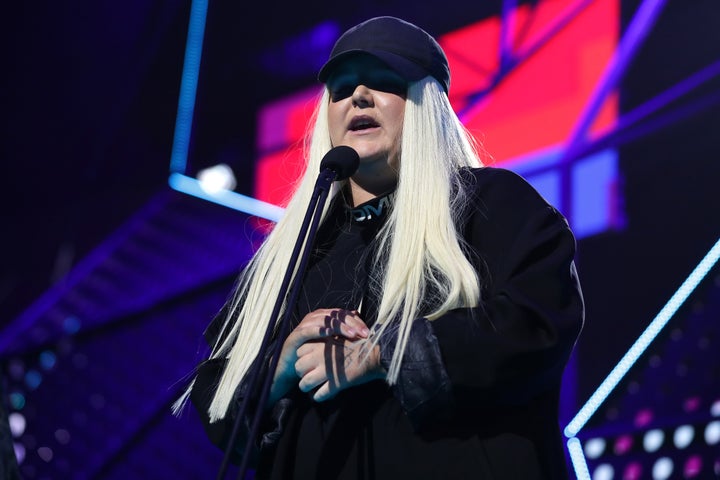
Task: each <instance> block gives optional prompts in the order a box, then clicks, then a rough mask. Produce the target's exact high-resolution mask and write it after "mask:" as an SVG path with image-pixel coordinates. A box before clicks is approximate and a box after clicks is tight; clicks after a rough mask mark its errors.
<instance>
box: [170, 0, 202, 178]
mask: <svg viewBox="0 0 720 480" xmlns="http://www.w3.org/2000/svg"><path fill="white" fill-rule="evenodd" d="M207 6H208V2H207V0H193V1H192V6H191V7H190V22H189V25H188V36H187V42H186V44H185V60H184V63H183V73H182V80H181V82H180V98H179V99H178V110H177V116H176V117H175V134H174V137H173V147H172V154H171V156H170V171H171V172H180V173H185V170H186V168H187V157H188V150H189V146H190V130H191V129H192V120H193V112H194V110H195V94H196V92H197V83H198V74H199V72H200V58H201V57H202V45H203V36H204V34H205V18H206V17H207Z"/></svg>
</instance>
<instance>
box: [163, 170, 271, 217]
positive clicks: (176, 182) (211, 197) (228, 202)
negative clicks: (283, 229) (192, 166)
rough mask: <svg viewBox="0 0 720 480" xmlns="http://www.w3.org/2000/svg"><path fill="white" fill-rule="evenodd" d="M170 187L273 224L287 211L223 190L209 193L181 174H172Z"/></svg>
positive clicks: (199, 184)
mask: <svg viewBox="0 0 720 480" xmlns="http://www.w3.org/2000/svg"><path fill="white" fill-rule="evenodd" d="M168 183H169V184H170V187H171V188H172V189H174V190H177V191H178V192H182V193H186V194H188V195H192V196H193V197H197V198H201V199H203V200H208V201H210V202H213V203H217V204H220V205H223V206H225V207H228V208H232V209H233V210H238V211H240V212H244V213H247V214H249V215H254V216H256V217H261V218H265V219H267V220H271V221H273V222H277V221H278V220H280V218H281V217H282V216H283V213H285V209H283V208H282V207H278V206H277V205H273V204H272V203H267V202H263V201H262V200H258V199H256V198H252V197H247V196H245V195H241V194H239V193H236V192H232V191H230V190H222V191H220V192H208V191H206V190H204V189H203V188H202V186H201V183H200V181H198V180H197V179H195V178H192V177H188V176H186V175H182V174H180V173H171V174H170V179H169V181H168Z"/></svg>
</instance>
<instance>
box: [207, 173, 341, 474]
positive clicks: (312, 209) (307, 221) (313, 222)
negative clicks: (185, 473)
mask: <svg viewBox="0 0 720 480" xmlns="http://www.w3.org/2000/svg"><path fill="white" fill-rule="evenodd" d="M337 175H338V174H337V172H335V171H333V170H332V169H330V168H324V169H323V170H322V171H321V172H320V175H319V176H318V179H317V181H316V182H315V189H314V191H313V194H312V197H311V199H310V204H309V205H308V209H307V211H306V212H305V218H304V219H303V222H302V225H301V227H300V233H299V235H298V238H297V241H296V242H295V247H294V248H293V251H292V255H291V257H290V262H289V264H288V266H287V270H286V271H285V276H284V277H283V281H282V284H281V286H280V292H279V293H278V296H277V299H276V300H275V305H274V307H273V311H272V314H271V316H270V321H269V322H268V325H267V328H266V330H265V335H264V337H263V340H262V343H261V344H260V351H259V352H258V354H257V357H256V360H255V362H253V364H252V367H251V372H250V374H249V377H248V378H249V381H248V389H247V392H253V391H255V389H256V388H257V383H258V377H259V376H260V371H261V370H262V368H263V363H264V361H265V360H264V359H265V353H266V352H267V350H268V345H269V343H270V339H271V337H272V332H273V330H274V327H275V325H276V323H277V317H278V316H279V313H280V309H281V308H282V306H283V303H284V300H285V298H286V296H287V295H288V294H287V292H288V285H289V284H290V281H291V278H292V277H293V271H294V270H295V265H296V264H297V262H298V259H299V261H300V264H299V266H298V268H297V272H296V273H295V277H294V278H292V287H291V289H290V293H289V298H288V302H287V304H286V308H285V311H284V312H283V317H282V319H281V321H280V324H279V325H278V327H279V328H278V330H277V331H278V332H279V336H278V339H277V340H278V341H277V342H276V344H275V346H274V347H275V348H274V349H273V352H272V357H271V360H270V368H269V369H268V371H267V375H266V377H265V379H264V381H263V384H262V390H261V391H260V397H259V400H258V403H257V407H256V410H255V412H254V414H253V418H252V421H251V423H250V425H251V429H250V433H249V435H248V440H247V442H248V443H247V446H246V448H245V451H244V452H243V454H242V462H241V464H240V470H239V472H238V475H237V477H236V478H237V479H238V480H244V477H245V472H246V470H247V465H248V459H249V457H250V455H249V454H248V450H249V449H250V447H251V445H252V443H253V442H254V439H255V437H256V436H257V433H258V429H259V427H260V419H261V418H262V415H263V411H264V408H265V403H266V402H267V399H268V395H269V393H270V387H271V385H272V380H273V377H274V376H275V370H276V368H277V364H278V361H279V359H280V358H279V357H280V351H281V350H282V345H283V342H284V341H285V338H286V337H287V336H288V335H289V333H290V314H291V311H292V308H293V306H294V305H295V302H296V301H297V297H298V294H299V292H300V285H301V281H302V278H303V276H304V274H305V269H306V267H307V262H308V259H309V254H310V250H311V248H312V245H313V243H314V239H315V233H316V232H317V227H318V224H319V222H320V214H321V213H322V209H323V206H324V205H325V200H326V199H327V196H328V192H329V191H330V186H331V185H332V183H333V181H335V179H336V178H337ZM308 226H309V227H308ZM303 244H304V247H305V248H304V249H303V251H302V254H300V249H301V248H302V247H303ZM249 398H250V394H249V393H248V394H247V395H245V398H243V399H242V403H241V404H240V408H239V409H238V412H237V415H236V417H235V421H234V423H233V429H232V433H231V434H230V438H229V440H228V444H227V446H226V449H225V455H224V456H223V461H222V464H221V465H220V470H219V471H218V475H217V477H216V480H222V479H223V478H224V477H225V473H226V472H227V468H228V463H229V461H230V456H231V455H232V451H233V448H234V444H235V442H236V440H237V435H238V432H239V431H240V424H241V423H242V419H243V417H244V416H245V412H246V411H247V409H248V403H249Z"/></svg>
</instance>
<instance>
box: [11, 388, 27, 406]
mask: <svg viewBox="0 0 720 480" xmlns="http://www.w3.org/2000/svg"><path fill="white" fill-rule="evenodd" d="M10 406H11V407H12V408H13V409H15V410H22V409H23V408H25V395H23V394H22V393H20V392H13V393H11V394H10Z"/></svg>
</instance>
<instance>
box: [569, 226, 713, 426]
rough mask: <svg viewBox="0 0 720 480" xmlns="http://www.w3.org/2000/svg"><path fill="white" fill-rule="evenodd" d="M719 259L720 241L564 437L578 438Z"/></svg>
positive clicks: (630, 350)
mask: <svg viewBox="0 0 720 480" xmlns="http://www.w3.org/2000/svg"><path fill="white" fill-rule="evenodd" d="M719 258H720V240H718V241H717V242H716V243H715V245H713V247H712V248H711V249H710V251H709V252H708V253H707V255H705V257H704V258H703V259H702V260H701V261H700V263H699V264H698V266H697V267H695V270H693V272H692V273H691V274H690V276H689V277H688V278H687V279H686V280H685V281H684V282H683V283H682V285H680V288H679V289H678V290H677V292H675V294H674V295H673V296H672V297H671V298H670V300H669V301H668V302H667V303H666V304H665V306H664V307H663V308H662V310H660V313H658V314H657V316H656V317H655V318H654V319H653V321H652V322H650V325H648V327H647V328H646V329H645V331H644V332H643V333H642V334H641V335H640V337H638V339H637V340H636V341H635V343H634V344H633V345H632V346H631V347H630V349H629V350H628V351H627V353H625V355H624V356H623V357H622V358H621V359H620V362H618V364H617V365H616V366H615V368H613V369H612V371H611V372H610V374H609V375H608V376H607V378H606V379H605V380H603V382H602V383H601V384H600V386H599V387H598V388H597V390H595V392H594V393H593V394H592V395H591V396H590V399H589V400H588V401H587V402H586V403H585V405H583V406H582V408H581V409H580V411H579V412H578V413H577V414H576V415H575V418H573V419H572V420H571V421H570V423H569V424H568V425H567V427H565V432H564V433H565V436H566V437H568V438H570V437H575V436H576V435H577V433H578V432H579V431H580V429H581V428H582V427H583V426H584V425H585V423H587V421H588V420H589V419H590V417H592V416H593V414H594V413H595V412H596V411H597V409H598V408H599V407H600V405H601V404H602V403H603V402H604V401H605V399H606V398H607V397H608V395H610V392H612V391H613V389H614V388H615V387H616V386H617V384H618V383H620V381H621V380H622V379H623V377H624V376H625V375H626V374H627V372H628V371H629V370H630V368H632V366H633V365H634V364H635V362H636V361H637V359H638V358H639V357H640V355H642V354H643V352H644V351H645V350H646V349H647V347H648V346H649V345H650V343H652V341H653V340H655V337H657V335H658V334H659V333H660V331H661V330H662V329H663V327H665V325H666V324H667V323H668V321H669V320H670V318H671V317H672V316H673V315H674V314H675V312H677V311H678V309H679V308H680V306H681V305H682V304H683V303H684V302H685V300H687V298H688V297H689V296H690V294H691V293H692V292H693V291H694V290H695V288H696V287H697V286H698V284H699V283H700V282H701V281H702V279H703V278H705V276H706V275H707V274H708V272H709V271H710V269H711V268H712V267H713V266H715V264H716V263H717V261H718V259H719Z"/></svg>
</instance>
